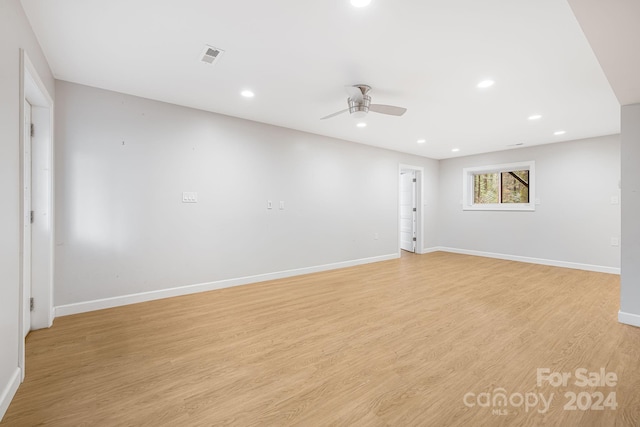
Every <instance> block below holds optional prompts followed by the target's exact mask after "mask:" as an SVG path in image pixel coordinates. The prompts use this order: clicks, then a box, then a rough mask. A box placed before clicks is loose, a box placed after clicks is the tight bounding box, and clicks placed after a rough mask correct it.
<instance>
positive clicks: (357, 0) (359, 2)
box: [351, 0, 371, 7]
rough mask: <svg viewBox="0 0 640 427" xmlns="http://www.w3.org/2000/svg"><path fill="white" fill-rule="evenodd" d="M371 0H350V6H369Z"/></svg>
mask: <svg viewBox="0 0 640 427" xmlns="http://www.w3.org/2000/svg"><path fill="white" fill-rule="evenodd" d="M369 3H371V0H351V6H353V7H365V6H369Z"/></svg>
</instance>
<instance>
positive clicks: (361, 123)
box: [356, 122, 367, 128]
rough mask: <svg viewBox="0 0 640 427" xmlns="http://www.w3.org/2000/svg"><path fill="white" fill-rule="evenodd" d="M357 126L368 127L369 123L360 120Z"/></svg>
mask: <svg viewBox="0 0 640 427" xmlns="http://www.w3.org/2000/svg"><path fill="white" fill-rule="evenodd" d="M356 126H358V127H359V128H366V127H367V124H366V123H365V122H360V123H358V124H357V125H356Z"/></svg>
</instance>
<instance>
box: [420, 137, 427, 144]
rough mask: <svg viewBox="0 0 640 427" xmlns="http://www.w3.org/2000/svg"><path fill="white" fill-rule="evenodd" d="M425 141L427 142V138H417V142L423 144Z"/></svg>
mask: <svg viewBox="0 0 640 427" xmlns="http://www.w3.org/2000/svg"><path fill="white" fill-rule="evenodd" d="M425 142H427V140H426V139H424V138H422V139H419V140H418V144H424V143H425Z"/></svg>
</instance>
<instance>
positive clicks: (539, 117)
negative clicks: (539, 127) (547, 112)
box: [529, 114, 542, 120]
mask: <svg viewBox="0 0 640 427" xmlns="http://www.w3.org/2000/svg"><path fill="white" fill-rule="evenodd" d="M541 118H542V116H541V115H540V114H534V115H532V116H529V120H538V119H541Z"/></svg>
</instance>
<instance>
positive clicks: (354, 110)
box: [320, 85, 407, 120]
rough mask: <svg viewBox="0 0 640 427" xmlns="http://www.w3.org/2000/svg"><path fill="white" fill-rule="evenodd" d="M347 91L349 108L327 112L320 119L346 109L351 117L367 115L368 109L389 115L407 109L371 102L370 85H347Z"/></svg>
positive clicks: (402, 112) (403, 111) (397, 114)
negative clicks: (327, 113)
mask: <svg viewBox="0 0 640 427" xmlns="http://www.w3.org/2000/svg"><path fill="white" fill-rule="evenodd" d="M346 89H347V93H348V94H349V98H347V104H348V105H349V108H347V109H346V110H342V111H338V112H337V113H333V114H329V115H328V116H326V117H323V118H321V119H320V120H325V119H330V118H331V117H335V116H337V115H340V114H342V113H346V112H347V111H348V112H349V114H351V116H352V117H355V118H362V117H365V116H366V115H367V113H368V112H369V111H373V112H374V113H380V114H387V115H390V116H401V115H403V114H404V113H405V112H406V111H407V109H406V108H402V107H395V106H393V105H383V104H372V103H371V97H370V96H369V95H368V94H369V91H370V90H371V86H367V85H353V86H347V87H346Z"/></svg>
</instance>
